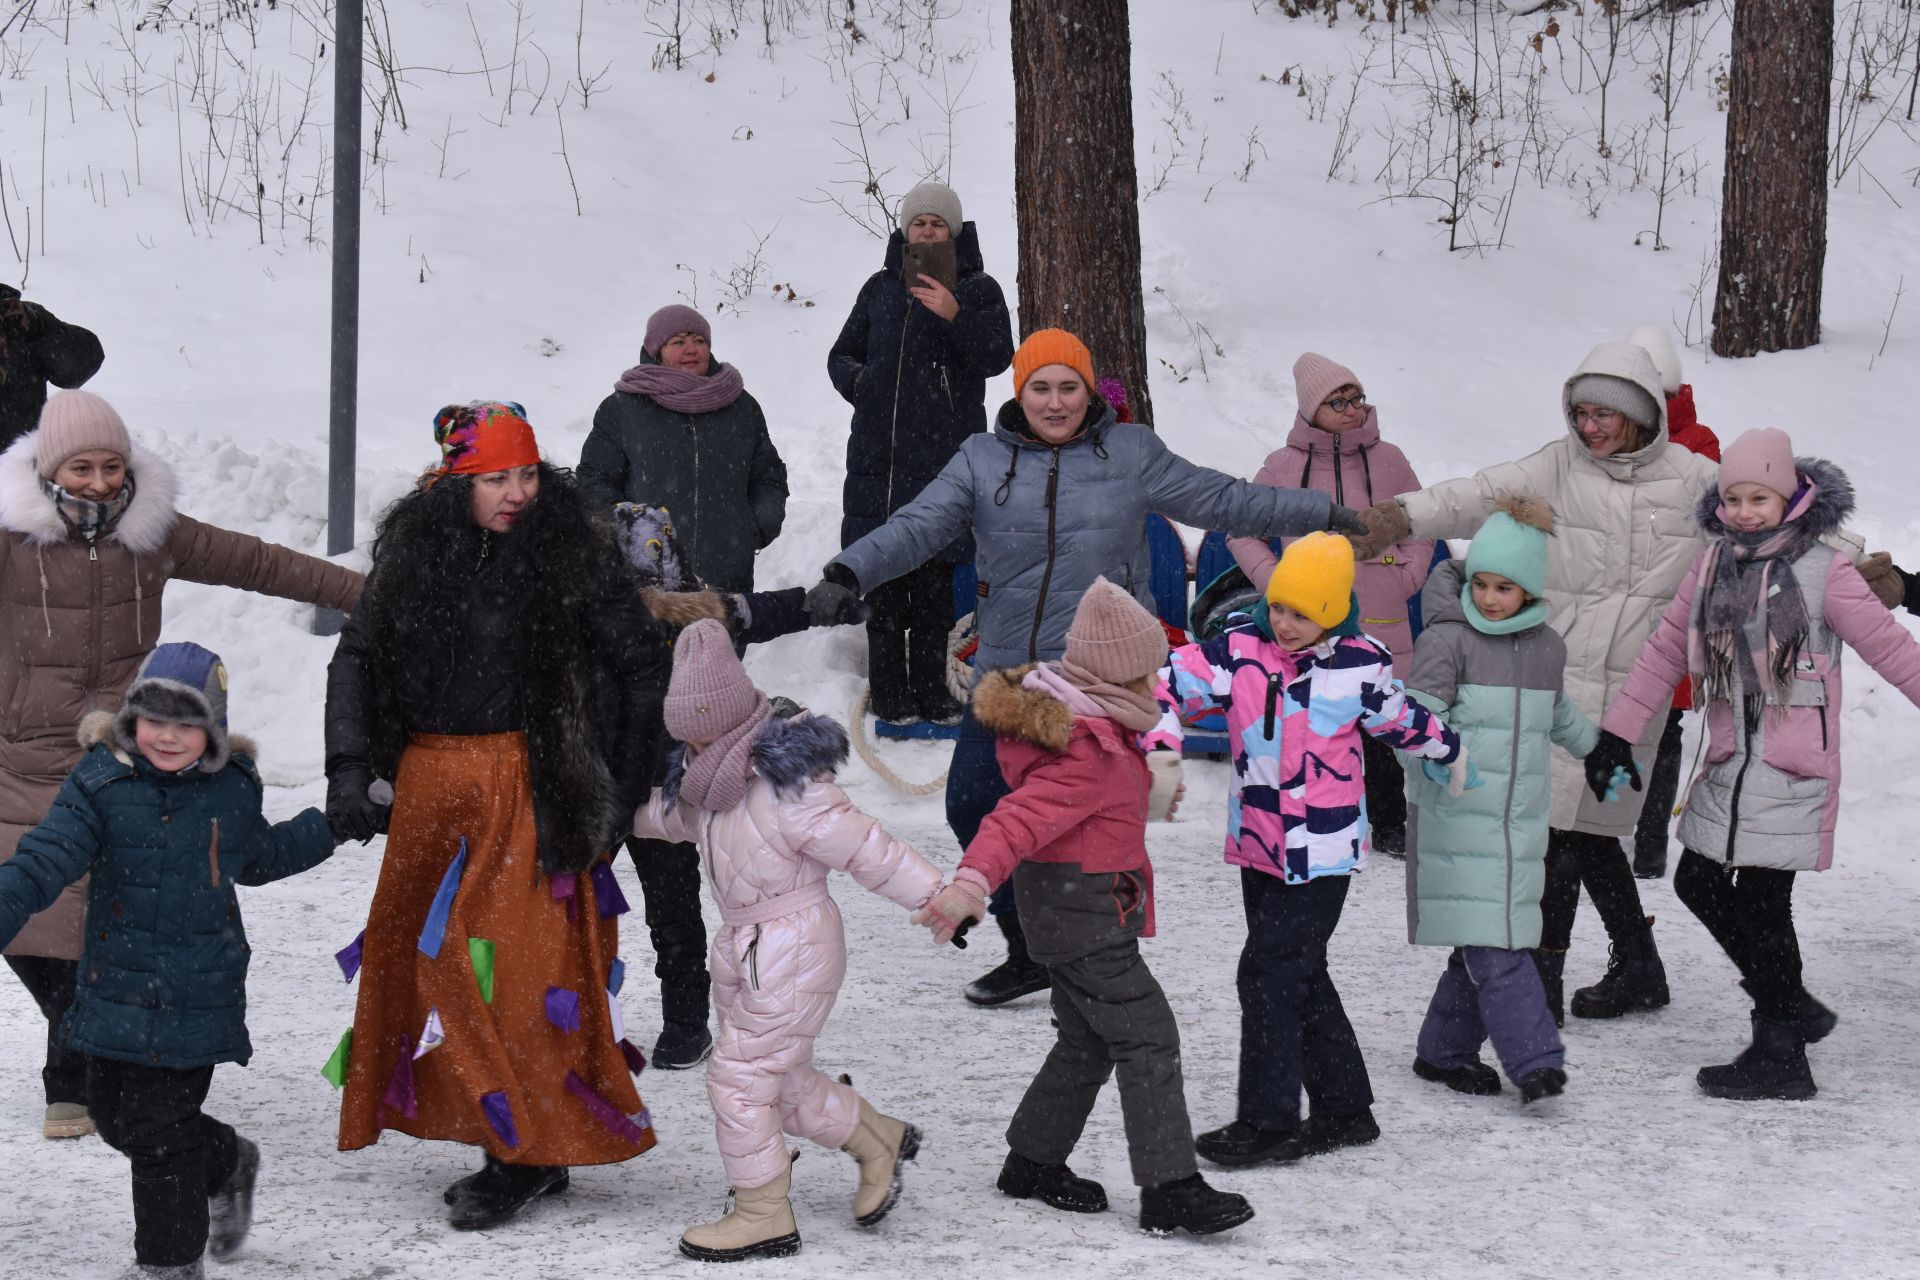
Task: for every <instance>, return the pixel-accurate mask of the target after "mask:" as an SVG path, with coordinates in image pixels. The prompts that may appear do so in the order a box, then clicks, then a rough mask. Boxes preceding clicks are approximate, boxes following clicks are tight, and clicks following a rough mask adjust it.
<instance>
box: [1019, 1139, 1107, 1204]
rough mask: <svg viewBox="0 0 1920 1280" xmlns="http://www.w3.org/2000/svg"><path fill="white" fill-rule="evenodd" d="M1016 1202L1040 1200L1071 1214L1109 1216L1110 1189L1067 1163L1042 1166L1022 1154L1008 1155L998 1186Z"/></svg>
mask: <svg viewBox="0 0 1920 1280" xmlns="http://www.w3.org/2000/svg"><path fill="white" fill-rule="evenodd" d="M994 1185H995V1186H997V1187H999V1188H1000V1190H1001V1191H1003V1192H1005V1193H1006V1194H1007V1195H1010V1196H1012V1197H1013V1198H1014V1199H1015V1200H1038V1201H1039V1202H1040V1203H1042V1204H1049V1205H1052V1206H1053V1207H1054V1208H1056V1209H1064V1210H1066V1211H1067V1212H1068V1213H1105V1212H1106V1210H1107V1189H1106V1188H1105V1187H1103V1186H1101V1185H1100V1184H1099V1183H1097V1182H1095V1181H1094V1180H1093V1179H1092V1178H1083V1177H1081V1176H1080V1175H1079V1174H1077V1173H1075V1172H1074V1171H1073V1170H1071V1169H1069V1168H1067V1166H1066V1165H1064V1164H1041V1163H1040V1162H1039V1161H1037V1160H1029V1159H1027V1158H1026V1157H1025V1156H1023V1155H1021V1154H1020V1153H1019V1152H1018V1151H1009V1152H1007V1162H1006V1163H1005V1164H1003V1165H1001V1166H1000V1179H999V1181H998V1182H996V1183H995V1184H994Z"/></svg>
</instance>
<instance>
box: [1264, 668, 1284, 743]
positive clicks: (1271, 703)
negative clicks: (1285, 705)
mask: <svg viewBox="0 0 1920 1280" xmlns="http://www.w3.org/2000/svg"><path fill="white" fill-rule="evenodd" d="M1279 701H1280V673H1279V672H1278V671H1269V672H1268V673H1267V714H1266V719H1264V720H1263V721H1261V728H1262V732H1263V733H1264V734H1265V735H1266V739H1267V741H1268V742H1272V741H1273V713H1274V708H1275V707H1276V705H1277V704H1278V703H1279Z"/></svg>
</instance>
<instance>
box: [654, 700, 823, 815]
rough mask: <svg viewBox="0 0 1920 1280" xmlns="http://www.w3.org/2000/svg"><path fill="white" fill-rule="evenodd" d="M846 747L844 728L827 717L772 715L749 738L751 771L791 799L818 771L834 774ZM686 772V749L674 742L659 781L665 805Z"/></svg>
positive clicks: (674, 795)
mask: <svg viewBox="0 0 1920 1280" xmlns="http://www.w3.org/2000/svg"><path fill="white" fill-rule="evenodd" d="M847 750H848V742H847V731H846V729H845V728H844V727H843V726H842V725H841V724H840V722H839V721H838V720H835V719H833V718H832V717H831V716H816V715H811V714H801V715H797V716H794V717H792V718H791V719H782V718H780V717H779V716H775V717H773V718H772V719H769V720H768V721H767V723H766V726H765V727H764V728H762V729H761V730H760V736H759V737H757V738H755V739H754V740H753V751H752V759H753V771H754V772H755V773H757V774H759V775H760V776H761V777H762V778H765V779H766V780H767V784H768V785H769V786H771V787H772V788H773V792H774V794H775V795H776V796H779V797H780V798H781V799H783V800H785V799H791V798H793V797H794V796H797V795H799V794H800V793H801V792H802V791H805V790H806V789H807V784H808V783H810V782H812V781H813V780H814V779H815V778H817V777H819V776H820V775H821V774H823V773H837V772H838V771H839V770H840V767H841V766H842V765H844V764H846V762H847ZM686 771H687V749H686V747H685V746H684V745H676V746H675V747H674V749H673V755H672V757H671V758H670V759H669V760H668V762H667V776H666V780H665V781H664V782H663V783H662V784H661V789H662V791H663V792H664V793H665V795H666V800H667V804H668V805H669V806H671V805H673V804H674V803H675V802H676V801H677V800H679V798H680V782H681V779H682V778H684V777H685V776H686Z"/></svg>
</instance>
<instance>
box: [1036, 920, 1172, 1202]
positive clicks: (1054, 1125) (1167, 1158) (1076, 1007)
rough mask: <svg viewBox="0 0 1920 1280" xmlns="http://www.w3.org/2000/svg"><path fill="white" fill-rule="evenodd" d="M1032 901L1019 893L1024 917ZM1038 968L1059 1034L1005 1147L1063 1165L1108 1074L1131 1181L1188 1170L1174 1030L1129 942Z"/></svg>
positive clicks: (1152, 1181)
mask: <svg viewBox="0 0 1920 1280" xmlns="http://www.w3.org/2000/svg"><path fill="white" fill-rule="evenodd" d="M1023 888H1024V886H1023ZM1032 906H1033V904H1031V903H1030V902H1028V901H1026V900H1025V896H1024V894H1023V900H1022V901H1021V904H1020V907H1021V915H1022V917H1023V918H1028V917H1029V913H1030V908H1031V907H1032ZM1047 972H1048V973H1049V974H1050V975H1051V976H1052V978H1053V1016H1054V1018H1055V1020H1057V1021H1058V1022H1059V1024H1060V1032H1059V1036H1058V1038H1057V1039H1056V1040H1055V1041H1054V1044H1053V1050H1052V1052H1050V1053H1048V1054H1047V1060H1046V1062H1045V1063H1044V1064H1043V1065H1042V1066H1041V1068H1040V1074H1038V1075H1036V1076H1035V1077H1034V1078H1033V1083H1032V1084H1030V1085H1028V1086H1027V1094H1026V1096H1025V1097H1024V1098H1022V1099H1021V1100H1020V1106H1019V1108H1018V1109H1017V1110H1016V1111H1015V1112H1014V1113H1013V1122H1012V1123H1011V1124H1009V1125H1008V1126H1007V1145H1008V1146H1009V1147H1011V1148H1012V1149H1013V1150H1014V1151H1017V1152H1019V1153H1020V1154H1021V1155H1023V1156H1025V1157H1026V1158H1027V1159H1029V1160H1034V1161H1037V1162H1039V1163H1041V1164H1064V1163H1066V1159H1067V1157H1068V1156H1069V1155H1071V1154H1072V1153H1073V1148H1074V1146H1075V1145H1076V1144H1077V1143H1078V1142H1079V1141H1080V1134H1081V1131H1082V1130H1084V1129H1085V1128H1086V1124H1087V1116H1088V1115H1090V1114H1091V1113H1092V1111H1093V1103H1094V1099H1095V1098H1097V1097H1099V1095H1100V1089H1101V1086H1103V1085H1105V1084H1106V1082H1107V1077H1108V1076H1110V1075H1113V1074H1114V1073H1115V1071H1116V1070H1117V1071H1118V1072H1119V1076H1120V1114H1121V1118H1122V1120H1123V1121H1124V1123H1125V1124H1126V1129H1127V1155H1128V1156H1129V1158H1130V1159H1131V1161H1132V1164H1133V1180H1134V1182H1136V1183H1137V1184H1139V1185H1140V1186H1143V1187H1156V1186H1159V1185H1161V1184H1162V1183H1167V1182H1174V1181H1177V1180H1179V1179H1181V1178H1184V1177H1186V1176H1187V1175H1188V1174H1191V1173H1194V1172H1196V1171H1197V1166H1196V1165H1195V1164H1194V1157H1193V1126H1192V1124H1191V1123H1189V1121H1188V1120H1187V1095H1186V1086H1185V1083H1184V1081H1183V1080H1182V1079H1181V1075H1180V1029H1179V1028H1178V1027H1177V1026H1176V1025H1175V1024H1174V1020H1173V1010H1172V1008H1170V1007H1169V1006H1168V1004H1167V997H1166V993H1165V992H1163V991H1161V989H1160V984H1159V983H1158V982H1157V981H1155V980H1154V976H1153V974H1152V973H1150V972H1149V971H1148V970H1147V962H1146V960H1145V959H1144V958H1143V957H1142V956H1141V955H1140V943H1139V941H1138V939H1136V938H1131V937H1129V938H1125V939H1124V940H1122V941H1119V942H1117V943H1115V944H1114V945H1112V946H1107V947H1102V948H1100V949H1099V950H1096V951H1091V952H1088V953H1087V954H1085V955H1083V956H1080V957H1078V958H1077V959H1073V960H1069V961H1066V962H1065V963H1062V964H1053V965H1048V966H1047Z"/></svg>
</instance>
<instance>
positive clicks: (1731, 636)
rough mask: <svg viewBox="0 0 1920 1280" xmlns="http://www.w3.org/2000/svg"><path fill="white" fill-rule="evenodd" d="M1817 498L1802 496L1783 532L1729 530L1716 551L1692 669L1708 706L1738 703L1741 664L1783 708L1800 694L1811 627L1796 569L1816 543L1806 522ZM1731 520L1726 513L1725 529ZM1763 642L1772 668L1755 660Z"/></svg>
mask: <svg viewBox="0 0 1920 1280" xmlns="http://www.w3.org/2000/svg"><path fill="white" fill-rule="evenodd" d="M1814 492H1815V490H1814V486H1812V485H1808V486H1807V487H1806V488H1804V489H1803V490H1802V491H1801V492H1800V493H1797V494H1795V495H1794V497H1793V500H1792V501H1791V502H1790V503H1789V504H1788V517H1787V520H1786V521H1785V522H1784V523H1782V524H1780V525H1779V526H1777V527H1775V528H1772V529H1756V530H1754V531H1753V532H1752V533H1742V532H1740V531H1739V530H1737V529H1734V528H1731V527H1728V528H1727V530H1726V532H1725V533H1724V534H1722V535H1721V538H1720V541H1718V542H1717V543H1715V544H1714V546H1713V547H1712V548H1711V549H1710V550H1709V552H1708V554H1709V555H1711V556H1712V557H1713V561H1712V563H1711V564H1709V565H1708V566H1707V568H1706V572H1705V574H1704V575H1703V576H1704V579H1705V586H1706V598H1705V600H1704V601H1703V602H1702V604H1701V608H1700V626H1699V636H1700V644H1699V645H1698V646H1697V648H1696V651H1695V652H1694V653H1692V654H1690V655H1689V657H1690V659H1691V660H1690V661H1689V662H1688V664H1687V665H1688V666H1689V667H1691V668H1692V675H1693V678H1694V680H1695V681H1696V682H1697V683H1698V684H1699V687H1700V689H1701V691H1702V693H1703V694H1704V696H1705V697H1706V699H1707V700H1709V701H1711V700H1712V699H1715V698H1721V699H1725V700H1727V701H1729V702H1731V701H1732V700H1733V687H1734V678H1733V676H1734V664H1735V663H1738V664H1739V667H1740V673H1741V680H1740V683H1741V684H1742V685H1743V686H1744V687H1745V688H1746V689H1747V690H1748V691H1749V692H1751V693H1756V694H1758V693H1761V692H1768V693H1771V694H1773V695H1774V700H1775V701H1785V700H1786V696H1787V695H1788V694H1789V693H1791V692H1792V689H1793V679H1794V676H1793V669H1794V666H1795V665H1796V664H1797V663H1798V662H1799V661H1800V652H1801V650H1803V649H1805V648H1806V645H1807V633H1808V627H1809V621H1808V618H1807V602H1806V600H1805V598H1804V597H1803V596H1801V594H1800V582H1799V579H1798V578H1796V577H1795V576H1794V572H1793V562H1794V561H1796V560H1798V559H1799V558H1800V557H1801V555H1803V554H1804V553H1805V552H1806V550H1807V548H1809V547H1811V546H1812V545H1813V544H1814V541H1815V537H1814V534H1813V533H1812V532H1811V531H1810V530H1809V529H1808V528H1807V527H1806V525H1805V524H1804V523H1803V522H1802V521H1801V520H1800V519H1799V516H1800V515H1802V514H1804V513H1805V511H1806V509H1807V507H1808V506H1810V505H1811V503H1812V499H1813V496H1814ZM1725 514H1726V513H1725V512H1724V511H1722V512H1721V518H1722V521H1723V522H1724V520H1725ZM1757 637H1764V638H1765V641H1766V654H1765V660H1764V661H1762V659H1761V657H1760V655H1757V654H1756V653H1755V652H1754V643H1753V642H1754V639H1755V638H1757Z"/></svg>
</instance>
